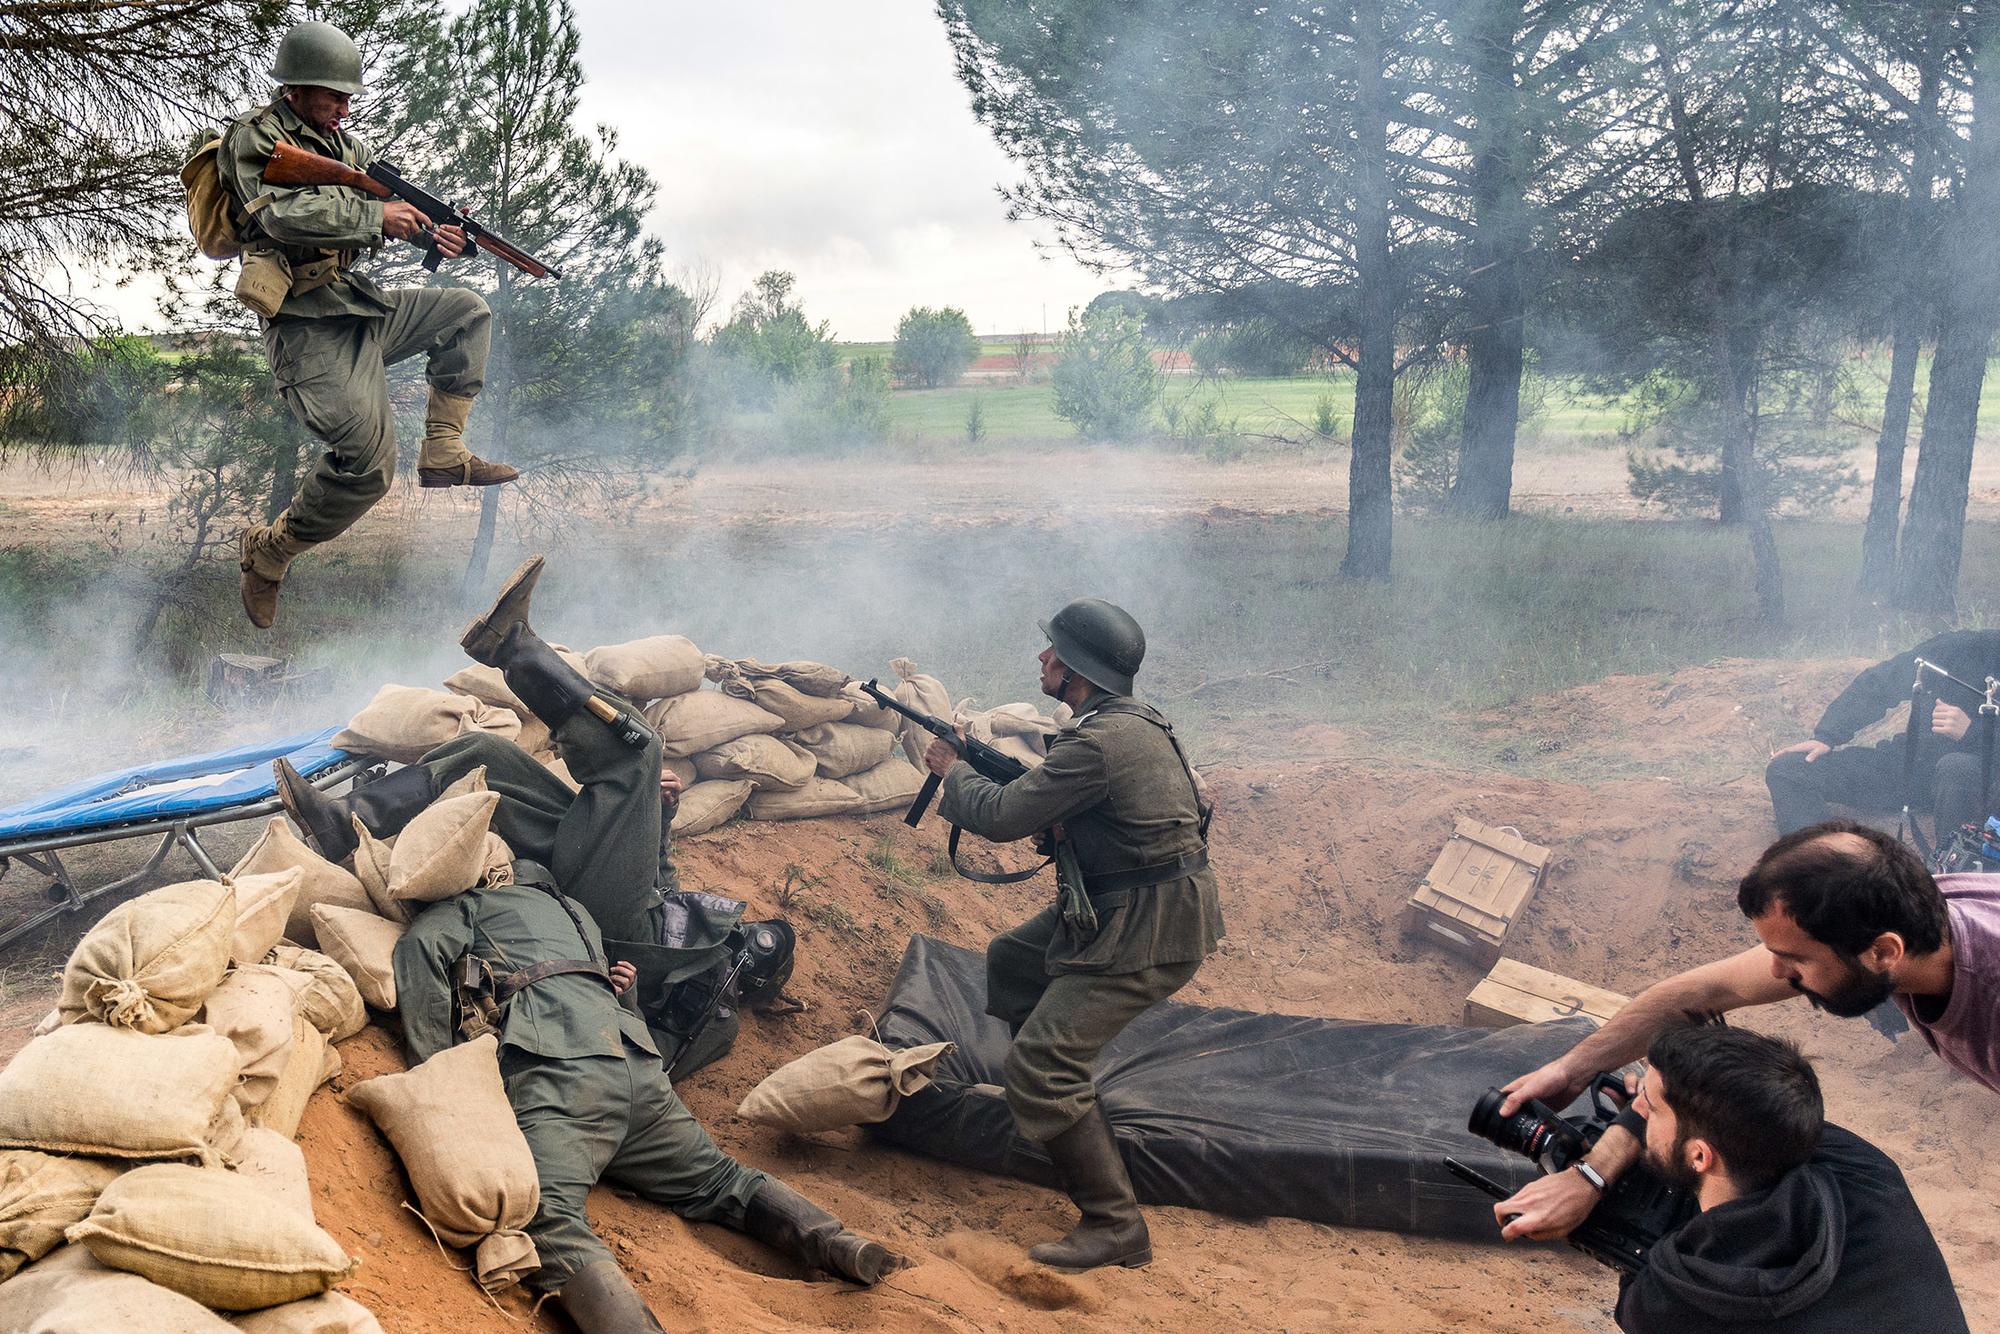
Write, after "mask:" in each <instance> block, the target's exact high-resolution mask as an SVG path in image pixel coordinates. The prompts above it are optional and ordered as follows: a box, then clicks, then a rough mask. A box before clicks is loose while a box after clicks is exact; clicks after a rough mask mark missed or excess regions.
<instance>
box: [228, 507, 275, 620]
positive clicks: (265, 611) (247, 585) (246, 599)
mask: <svg viewBox="0 0 2000 1334" xmlns="http://www.w3.org/2000/svg"><path fill="white" fill-rule="evenodd" d="M250 533H251V530H250V529H248V528H245V529H244V530H243V535H242V536H241V537H240V538H238V539H237V542H236V549H237V553H238V557H239V559H238V561H237V568H239V569H240V570H242V572H243V579H242V593H243V614H244V615H245V616H247V617H249V618H250V624H252V625H254V626H256V627H257V628H258V629H259V630H268V629H270V628H271V626H272V624H273V623H274V622H275V621H276V620H277V619H278V590H279V589H280V588H282V587H283V586H284V580H282V579H270V578H267V577H265V576H264V575H261V574H259V573H257V568H256V566H255V565H254V564H253V563H252V562H251V559H250Z"/></svg>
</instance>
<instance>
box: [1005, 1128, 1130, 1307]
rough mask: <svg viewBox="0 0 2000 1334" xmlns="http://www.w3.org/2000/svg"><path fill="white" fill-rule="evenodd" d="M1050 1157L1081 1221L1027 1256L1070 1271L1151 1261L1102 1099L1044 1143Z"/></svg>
mask: <svg viewBox="0 0 2000 1334" xmlns="http://www.w3.org/2000/svg"><path fill="white" fill-rule="evenodd" d="M1042 1147H1044V1148H1045V1149H1047V1150H1048V1153H1049V1158H1050V1159H1051V1160H1052V1161H1053V1162H1054V1163H1055V1165H1056V1173H1057V1175H1058V1176H1060V1177H1061V1178H1062V1183H1063V1189H1064V1190H1065V1191H1067V1192H1068V1193H1069V1197H1070V1199H1071V1200H1072V1201H1074V1202H1075V1204H1076V1207H1077V1209H1078V1211H1079V1212H1081V1213H1082V1214H1083V1221H1081V1222H1080V1223H1078V1224H1077V1225H1076V1226H1075V1227H1074V1228H1072V1229H1071V1230H1070V1232H1069V1235H1067V1236H1065V1237H1063V1238H1062V1239H1061V1240H1060V1241H1048V1242H1043V1243H1042V1244H1041V1245H1039V1246H1032V1247H1030V1248H1029V1249H1028V1258H1029V1259H1030V1260H1033V1261H1034V1262H1035V1263H1037V1264H1044V1265H1047V1266H1049V1267H1050V1268H1051V1269H1063V1270H1068V1271H1071V1272H1075V1271H1077V1270H1083V1269H1097V1268H1101V1267H1102V1266H1105V1265H1122V1266H1123V1267H1125V1268H1127V1269H1137V1268H1139V1267H1140V1266H1142V1265H1148V1264H1151V1263H1152V1262H1153V1239H1152V1236H1151V1235H1150V1234H1149V1233H1148V1232H1147V1231H1146V1219H1145V1216H1144V1215H1143V1214H1141V1213H1140V1212H1139V1200H1138V1197H1137V1196H1135V1195H1134V1194H1133V1192H1132V1178H1131V1177H1130V1176H1129V1175H1128V1174H1127V1173H1126V1171H1125V1160H1124V1159H1123V1158H1120V1157H1119V1156H1118V1140H1117V1138H1116V1137H1115V1136H1113V1135H1112V1133H1111V1123H1110V1122H1109V1121H1107V1120H1105V1118H1104V1108H1103V1106H1102V1104H1098V1103H1093V1104H1092V1105H1091V1108H1090V1111H1089V1112H1087V1113H1085V1114H1084V1116H1083V1119H1081V1120H1080V1121H1078V1122H1077V1123H1076V1124H1075V1125H1073V1126H1071V1127H1070V1128H1069V1129H1068V1130H1065V1131H1063V1133H1062V1134H1060V1135H1057V1136H1056V1137H1055V1138H1054V1139H1052V1140H1050V1141H1049V1142H1048V1143H1047V1144H1045V1145H1043V1146H1042Z"/></svg>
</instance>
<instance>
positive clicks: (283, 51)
mask: <svg viewBox="0 0 2000 1334" xmlns="http://www.w3.org/2000/svg"><path fill="white" fill-rule="evenodd" d="M271 77H272V78H273V79H275V80H277V81H278V82H279V83H281V84H284V85H285V86H286V87H288V88H331V89H333V91H335V92H336V93H347V94H348V95H350V96H352V95H353V94H355V93H358V92H360V91H361V52H360V50H359V49H357V48H356V47H355V45H354V39H353V38H352V37H349V36H348V35H347V34H346V33H344V32H342V31H341V30H340V29H338V28H336V27H334V26H333V25H332V24H331V23H311V22H308V23H294V24H293V25H292V27H291V31H289V32H287V33H286V34H285V37H284V40H283V41H281V42H279V43H278V58H277V60H275V61H274V62H272V65H271Z"/></svg>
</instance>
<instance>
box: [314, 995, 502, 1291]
mask: <svg viewBox="0 0 2000 1334" xmlns="http://www.w3.org/2000/svg"><path fill="white" fill-rule="evenodd" d="M347 1100H348V1102H350V1103H351V1104H353V1105H354V1106H356V1107H359V1108H360V1109H361V1110H362V1111H363V1112H365V1113H367V1115H368V1118H369V1119H370V1120H372V1121H373V1122H374V1123H375V1125H376V1127H377V1128H378V1129H380V1130H381V1132H382V1133H383V1134H384V1135H385V1136H387V1137H388V1140H389V1143H390V1144H392V1145H394V1146H395V1149H396V1156H397V1157H399V1158H401V1159H402V1160H403V1169H404V1170H405V1171H406V1172H408V1173H409V1176H410V1185H411V1186H412V1187H414V1188H415V1190H416V1192H417V1206H418V1208H419V1209H420V1210H421V1211H422V1212H423V1216H424V1219H425V1221H427V1222H428V1223H429V1224H430V1225H431V1226H432V1227H433V1228H435V1229H437V1233H438V1235H439V1236H440V1237H443V1238H444V1239H445V1240H446V1241H448V1242H450V1243H451V1244H452V1245H454V1246H476V1247H478V1250H477V1252H476V1254H475V1256H474V1265H475V1268H476V1269H477V1270H478V1274H479V1283H480V1286H481V1287H483V1288H485V1289H486V1290H487V1291H488V1292H496V1291H498V1290H499V1289H501V1288H504V1287H507V1286H509V1285H510V1284H513V1283H516V1282H519V1281H520V1279H521V1277H522V1276H523V1275H524V1274H528V1273H532V1272H533V1271H534V1270H536V1269H537V1268H539V1267H540V1265H541V1260H540V1258H539V1257H538V1256H537V1255H536V1254H535V1244H534V1243H533V1242H532V1241H530V1240H528V1234H527V1233H525V1232H523V1231H522V1230H521V1229H523V1228H525V1227H526V1226H527V1225H528V1222H529V1220H530V1219H532V1218H534V1216H535V1209H536V1207H537V1206H538V1205H539V1204H540V1203H541V1185H540V1180H539V1178H538V1177H537V1175H536V1172H535V1159H534V1155H533V1154H532V1153H530V1152H529V1150H528V1140H527V1137H526V1136H524V1135H523V1134H522V1133H521V1127H520V1126H519V1124H518V1123H516V1121H515V1120H514V1109H513V1108H512V1107H511V1106H510V1105H509V1104H508V1102H507V1088H506V1085H505V1084H504V1083H502V1082H501V1078H500V1045H499V1039H497V1038H496V1037H494V1035H493V1034H491V1033H488V1034H486V1035H485V1036H483V1037H479V1038H475V1039H473V1040H472V1041H471V1042H462V1043H460V1044H459V1045H458V1046H456V1047H447V1048H446V1049H445V1050H443V1051H441V1052H439V1053H438V1054H437V1055H435V1056H433V1057H431V1058H430V1059H429V1060H428V1061H425V1062H424V1063H423V1064H422V1065H420V1066H418V1067H417V1068H416V1069H414V1070H411V1071H408V1072H407V1073H404V1074H395V1075H378V1076H377V1077H375V1078H374V1079H369V1080H364V1081H362V1082H361V1083H359V1084H356V1085H355V1086H354V1087H353V1088H351V1089H349V1090H348V1091H347Z"/></svg>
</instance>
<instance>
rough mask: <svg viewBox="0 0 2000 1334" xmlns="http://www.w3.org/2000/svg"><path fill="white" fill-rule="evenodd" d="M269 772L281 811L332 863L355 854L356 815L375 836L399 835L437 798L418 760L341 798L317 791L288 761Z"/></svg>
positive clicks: (432, 781) (273, 763) (273, 765)
mask: <svg viewBox="0 0 2000 1334" xmlns="http://www.w3.org/2000/svg"><path fill="white" fill-rule="evenodd" d="M271 772H273V773H275V774H276V775H277V776H278V800H279V801H281V802H283V803H284V804H285V814H287V815H289V816H291V817H292V823H293V824H295V825H297V826H298V827H299V833H300V835H302V836H303V837H304V838H305V841H306V844H307V845H308V846H309V847H311V848H312V850H313V851H314V852H317V853H318V854H319V855H320V856H322V857H324V858H326V859H327V860H328V861H330V862H334V863H340V862H344V861H346V860H347V859H348V858H349V857H352V856H353V855H354V849H355V846H356V844H358V843H359V842H360V840H359V839H357V838H356V837H355V834H354V819H355V818H357V817H358V818H359V819H360V821H361V824H362V827H363V828H365V829H366V830H367V831H368V832H369V833H371V834H373V835H375V837H377V838H388V837H390V836H392V835H394V834H398V833H401V832H402V829H403V826H404V825H406V824H408V823H409V822H410V821H412V820H414V819H416V818H417V816H419V815H420V814H422V813H423V810H424V808H425V807H426V806H429V805H430V804H431V802H433V801H434V800H436V799H437V781H436V779H434V778H433V777H432V776H431V771H430V770H429V769H426V768H425V767H424V766H423V765H421V764H409V765H405V766H404V767H402V768H401V769H398V770H396V771H395V772H394V773H391V774H387V775H385V776H383V777H381V778H378V779H376V780H375V781H374V782H372V783H363V784H361V785H360V786H359V787H356V788H355V789H354V790H353V791H352V792H349V793H348V794H347V795H346V796H344V797H329V796H327V795H326V794H325V793H324V792H321V791H320V790H319V789H318V788H316V787H314V786H313V785H312V782H311V781H310V780H309V779H307V778H306V777H304V776H303V775H302V774H300V773H299V771H298V770H297V769H294V768H293V767H292V765H291V761H289V760H284V759H277V760H273V761H271Z"/></svg>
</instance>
